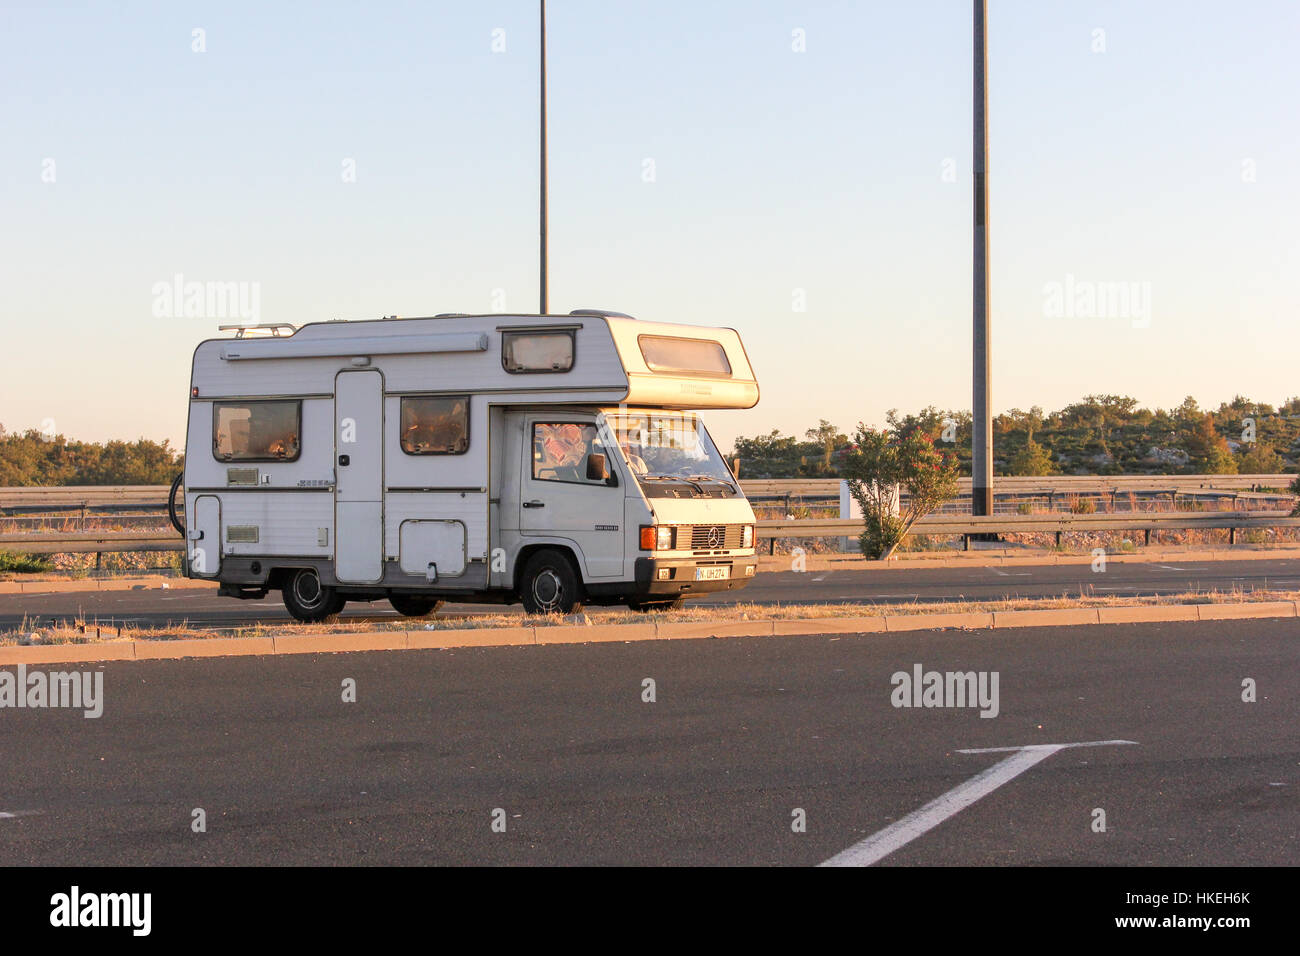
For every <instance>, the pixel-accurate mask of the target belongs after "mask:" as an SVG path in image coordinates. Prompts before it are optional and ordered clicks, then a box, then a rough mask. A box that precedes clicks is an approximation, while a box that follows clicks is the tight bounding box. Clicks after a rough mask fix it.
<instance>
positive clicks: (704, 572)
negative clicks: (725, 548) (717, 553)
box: [695, 564, 731, 581]
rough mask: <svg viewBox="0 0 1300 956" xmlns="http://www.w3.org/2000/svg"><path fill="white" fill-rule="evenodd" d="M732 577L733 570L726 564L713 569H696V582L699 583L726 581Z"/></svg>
mask: <svg viewBox="0 0 1300 956" xmlns="http://www.w3.org/2000/svg"><path fill="white" fill-rule="evenodd" d="M729 577H731V568H730V567H729V566H727V565H725V564H719V565H715V566H714V567H711V568H696V569H695V580H697V581H725V580H727V579H728V578H729Z"/></svg>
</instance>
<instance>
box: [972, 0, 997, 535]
mask: <svg viewBox="0 0 1300 956" xmlns="http://www.w3.org/2000/svg"><path fill="white" fill-rule="evenodd" d="M987 16H988V0H975V148H974V159H973V162H972V171H973V172H974V174H975V175H974V179H975V216H974V219H975V221H974V262H975V275H974V289H973V296H972V299H973V306H974V308H973V312H974V348H973V363H974V369H973V371H974V376H973V379H974V382H973V384H974V400H973V402H972V409H971V412H972V419H973V420H972V422H971V426H972V427H971V431H972V435H971V446H972V447H971V514H973V515H991V514H992V513H993V419H992V416H991V411H990V404H991V393H990V389H989V194H988V181H987V167H988V159H989V147H988V132H989V125H988V104H989V100H988V82H987V76H986V73H987V69H986V62H985V61H986V58H987V54H988V41H987V38H986V35H985V21H986V19H987Z"/></svg>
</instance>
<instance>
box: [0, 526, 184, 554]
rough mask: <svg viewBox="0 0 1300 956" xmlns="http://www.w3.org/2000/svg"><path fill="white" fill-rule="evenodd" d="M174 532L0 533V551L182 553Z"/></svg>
mask: <svg viewBox="0 0 1300 956" xmlns="http://www.w3.org/2000/svg"><path fill="white" fill-rule="evenodd" d="M184 550H185V541H184V540H183V539H182V538H181V536H180V535H178V534H177V533H176V532H175V531H171V530H168V532H167V533H165V534H162V533H159V532H157V531H76V532H57V531H56V532H33V533H31V534H0V551H19V552H21V553H23V554H111V553H113V552H117V551H184Z"/></svg>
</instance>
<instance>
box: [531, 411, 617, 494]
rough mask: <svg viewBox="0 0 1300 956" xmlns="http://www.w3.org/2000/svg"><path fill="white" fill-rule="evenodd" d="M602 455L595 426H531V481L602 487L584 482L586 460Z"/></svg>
mask: <svg viewBox="0 0 1300 956" xmlns="http://www.w3.org/2000/svg"><path fill="white" fill-rule="evenodd" d="M604 454H606V452H605V446H604V444H603V443H602V442H601V441H600V439H599V438H598V437H597V434H596V426H595V425H584V424H580V423H577V422H554V423H542V422H537V423H535V424H534V425H533V477H534V478H535V479H537V480H538V481H569V482H577V483H580V484H584V485H586V484H604V482H600V481H588V480H587V456H588V455H604ZM608 460H609V459H608V457H607V458H606V462H608Z"/></svg>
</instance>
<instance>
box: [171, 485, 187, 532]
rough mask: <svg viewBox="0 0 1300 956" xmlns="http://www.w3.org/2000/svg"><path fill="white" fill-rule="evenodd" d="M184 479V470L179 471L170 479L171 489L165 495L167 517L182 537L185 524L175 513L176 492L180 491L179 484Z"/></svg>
mask: <svg viewBox="0 0 1300 956" xmlns="http://www.w3.org/2000/svg"><path fill="white" fill-rule="evenodd" d="M184 481H185V472H183V471H182V472H180V473H178V474H177V475H176V478H175V479H174V480H173V481H172V490H171V491H170V492H169V493H168V495H167V517H168V518H170V519H171V522H172V527H173V528H175V529H176V533H177V534H178V535H180V536H181V537H182V538H183V537H185V524H184V522H182V521H181V519H180V516H179V515H178V514H177V513H176V492H178V491H180V488H181V484H182V483H183V482H184Z"/></svg>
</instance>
